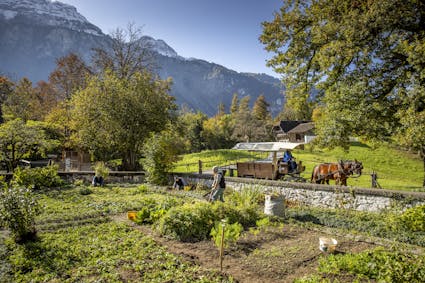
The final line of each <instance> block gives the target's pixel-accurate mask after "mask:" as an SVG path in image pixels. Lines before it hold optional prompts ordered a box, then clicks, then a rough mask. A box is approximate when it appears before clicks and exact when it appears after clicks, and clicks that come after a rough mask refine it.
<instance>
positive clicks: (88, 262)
mask: <svg viewBox="0 0 425 283" xmlns="http://www.w3.org/2000/svg"><path fill="white" fill-rule="evenodd" d="M0 246H1V245H0ZM7 247H8V256H7V259H8V262H9V268H10V272H9V273H8V274H5V275H4V276H5V278H6V277H7V276H9V277H10V278H12V279H13V282H123V281H132V282H231V280H230V279H228V278H225V277H223V276H221V275H220V274H218V273H217V272H214V271H202V270H200V269H199V267H198V266H195V265H192V264H189V263H186V262H184V261H183V260H182V259H181V258H179V257H177V256H175V255H173V254H170V253H168V252H167V251H166V249H165V248H164V247H162V246H159V245H157V244H156V243H155V242H154V241H153V239H152V238H150V237H148V236H145V235H143V234H142V233H141V232H140V231H136V230H134V229H132V228H130V227H129V226H128V225H126V224H122V223H121V224H120V223H115V222H108V223H103V224H99V225H83V226H77V227H69V228H65V229H58V230H56V231H53V232H42V233H39V240H38V241H36V242H33V243H28V244H25V245H16V244H13V243H12V242H10V241H9V242H8V243H7ZM1 279H2V278H0V281H1ZM3 279H4V278H3ZM2 282H3V281H2Z"/></svg>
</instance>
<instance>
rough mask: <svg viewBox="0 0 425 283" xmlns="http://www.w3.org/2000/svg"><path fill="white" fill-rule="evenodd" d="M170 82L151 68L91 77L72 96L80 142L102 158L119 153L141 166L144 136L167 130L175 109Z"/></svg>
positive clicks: (128, 164)
mask: <svg viewBox="0 0 425 283" xmlns="http://www.w3.org/2000/svg"><path fill="white" fill-rule="evenodd" d="M170 83H171V82H170V81H163V80H160V79H158V78H156V77H155V76H154V75H152V74H151V73H149V72H147V71H145V72H143V73H135V74H133V76H132V78H131V79H122V78H119V77H117V76H116V75H115V74H114V73H111V72H106V73H105V74H102V75H101V76H100V77H93V78H92V79H91V80H90V81H89V82H88V85H87V87H86V88H85V89H83V90H81V91H78V92H77V93H76V94H74V96H73V97H72V99H71V108H72V110H71V111H72V123H73V129H74V130H75V133H76V138H77V139H78V140H79V144H80V145H81V146H82V147H83V148H85V149H88V150H90V151H92V152H93V153H94V154H95V156H96V157H97V158H98V159H101V160H105V159H106V158H121V159H122V162H123V167H124V169H126V170H135V169H137V167H138V158H139V157H140V155H141V153H142V146H143V144H144V142H145V140H146V139H147V138H148V137H149V136H150V133H152V132H160V131H161V130H163V129H164V127H165V125H167V122H168V121H169V120H170V119H171V114H172V111H173V110H175V104H174V99H173V97H171V96H170V95H169V94H168V91H169V87H170Z"/></svg>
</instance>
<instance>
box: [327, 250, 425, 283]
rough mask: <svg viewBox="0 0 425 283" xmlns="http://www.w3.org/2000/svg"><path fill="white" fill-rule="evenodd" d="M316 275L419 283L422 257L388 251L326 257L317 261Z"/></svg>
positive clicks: (422, 275) (422, 273)
mask: <svg viewBox="0 0 425 283" xmlns="http://www.w3.org/2000/svg"><path fill="white" fill-rule="evenodd" d="M319 272H320V273H322V274H341V273H348V274H351V275H354V276H356V277H357V278H360V279H361V278H366V279H374V280H376V281H377V282H423V279H424V278H425V256H424V255H411V254H403V253H399V252H389V251H385V250H384V249H382V248H377V249H375V250H373V251H365V252H361V253H359V254H341V255H330V256H329V257H326V258H322V259H321V260H320V261H319Z"/></svg>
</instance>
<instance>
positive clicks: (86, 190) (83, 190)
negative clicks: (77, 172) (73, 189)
mask: <svg viewBox="0 0 425 283" xmlns="http://www.w3.org/2000/svg"><path fill="white" fill-rule="evenodd" d="M92 193H93V190H91V189H90V188H88V187H82V188H80V195H83V196H86V195H90V194H92Z"/></svg>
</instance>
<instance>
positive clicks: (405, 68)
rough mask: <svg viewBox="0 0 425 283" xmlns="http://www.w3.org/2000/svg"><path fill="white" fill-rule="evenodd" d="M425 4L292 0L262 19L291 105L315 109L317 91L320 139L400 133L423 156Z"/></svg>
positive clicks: (412, 0) (334, 141)
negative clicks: (270, 18)
mask: <svg viewBox="0 0 425 283" xmlns="http://www.w3.org/2000/svg"><path fill="white" fill-rule="evenodd" d="M424 9H425V4H424V3H423V2H422V1H416V0H409V1H400V0H382V1H366V0H363V1H350V0H344V1H330V0H319V1H297V0H287V1H285V2H284V6H283V7H282V8H281V10H280V12H279V13H276V14H275V17H274V20H273V21H271V22H265V23H263V28H264V29H263V34H262V36H261V41H262V42H263V43H264V44H265V45H266V49H267V50H268V51H271V52H273V53H275V56H274V57H273V58H272V59H270V60H269V62H268V64H269V65H270V66H272V67H274V69H275V71H276V72H278V73H281V74H282V75H283V80H284V83H285V86H286V97H287V99H288V103H290V104H291V108H295V109H297V110H299V111H301V112H303V111H304V110H303V109H308V108H309V110H310V111H311V110H312V109H311V107H312V105H311V104H310V93H311V92H312V90H313V89H317V90H318V91H319V93H318V95H317V98H318V99H319V100H320V105H321V106H323V107H325V109H326V111H325V112H323V114H324V115H323V116H322V117H321V119H320V120H319V121H318V123H317V124H316V129H317V130H318V137H317V139H316V142H317V143H319V144H321V145H322V146H329V147H333V146H343V147H347V145H348V144H347V139H348V137H349V136H361V137H365V138H367V139H369V140H380V141H382V140H384V141H387V140H390V139H391V138H396V139H398V141H399V142H400V143H402V144H404V145H407V146H409V147H410V148H412V149H415V150H419V151H420V152H421V153H422V159H423V160H425V143H424V140H425V138H424V135H425V131H423V126H422V125H423V123H420V121H423V116H424V111H425V96H424V93H425V91H424V88H425V80H424V66H425V65H424V64H423V62H424V61H423V58H424V54H425V48H424V46H425V43H424V42H425V32H424V31H425V28H424V27H425V24H424V22H423V21H424V17H423V11H424ZM306 118H309V117H306ZM418 125H420V126H418ZM424 170H425V168H424ZM423 178H424V179H423V182H425V176H423ZM423 185H425V183H423Z"/></svg>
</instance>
